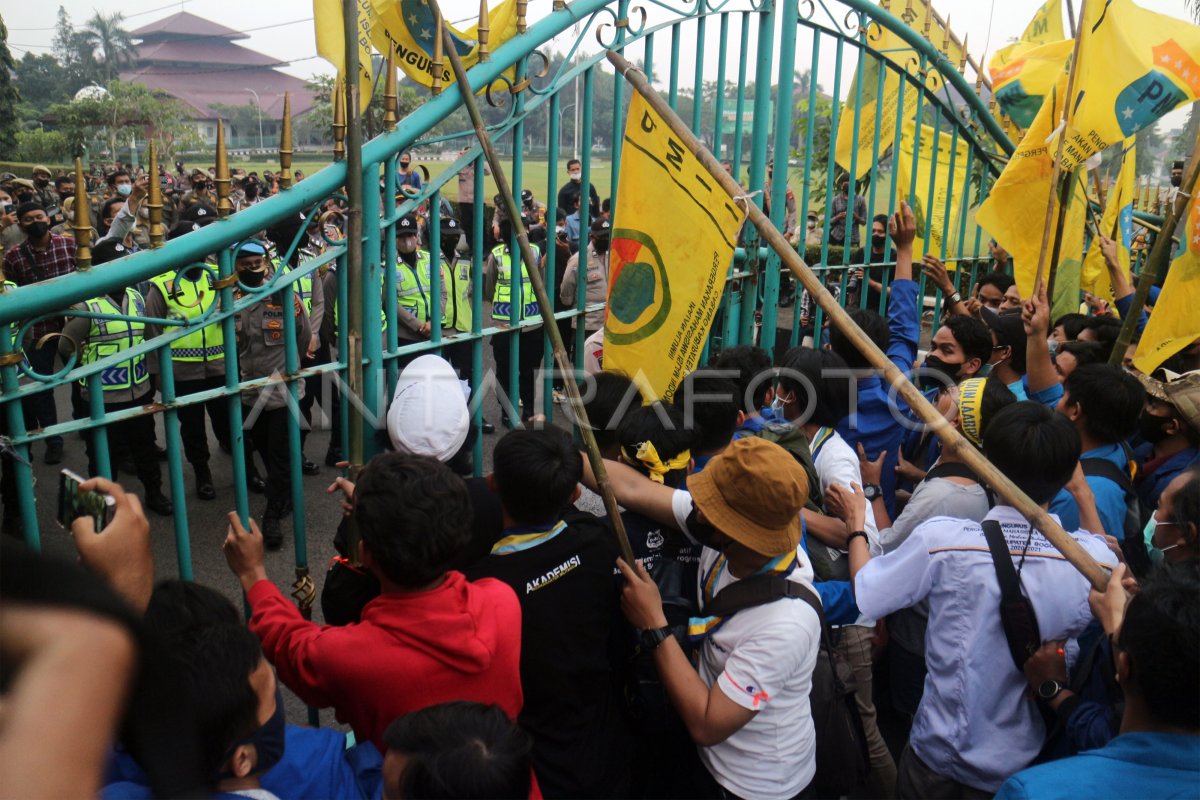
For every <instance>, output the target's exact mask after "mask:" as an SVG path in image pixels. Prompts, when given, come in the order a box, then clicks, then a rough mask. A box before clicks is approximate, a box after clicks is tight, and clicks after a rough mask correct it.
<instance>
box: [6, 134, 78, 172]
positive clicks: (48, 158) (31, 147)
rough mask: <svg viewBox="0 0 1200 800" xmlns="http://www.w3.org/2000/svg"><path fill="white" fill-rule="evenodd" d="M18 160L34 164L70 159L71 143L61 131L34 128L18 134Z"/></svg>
mask: <svg viewBox="0 0 1200 800" xmlns="http://www.w3.org/2000/svg"><path fill="white" fill-rule="evenodd" d="M16 157H17V160H19V161H27V162H32V163H34V164H43V163H53V162H55V161H60V162H61V161H68V160H70V158H71V143H70V142H69V141H68V140H67V137H66V136H64V135H63V134H62V133H61V132H59V131H44V130H40V129H38V130H32V131H21V132H19V133H18V134H17V152H16Z"/></svg>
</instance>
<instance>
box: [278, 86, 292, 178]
mask: <svg viewBox="0 0 1200 800" xmlns="http://www.w3.org/2000/svg"><path fill="white" fill-rule="evenodd" d="M291 185H292V93H291V92H284V93H283V120H282V121H281V123H280V125H279V188H280V189H287V188H288V187H290V186H291Z"/></svg>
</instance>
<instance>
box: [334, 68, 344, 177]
mask: <svg viewBox="0 0 1200 800" xmlns="http://www.w3.org/2000/svg"><path fill="white" fill-rule="evenodd" d="M345 157H346V94H345V92H344V91H343V89H342V80H341V78H338V80H337V88H336V89H335V90H334V92H333V160H334V161H341V160H342V159H343V158H345Z"/></svg>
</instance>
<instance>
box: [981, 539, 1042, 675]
mask: <svg viewBox="0 0 1200 800" xmlns="http://www.w3.org/2000/svg"><path fill="white" fill-rule="evenodd" d="M982 526H983V536H984V538H985V539H987V544H988V550H990V551H991V554H992V565H993V566H994V567H995V569H996V579H997V580H998V581H999V582H1000V624H1001V627H1002V629H1003V630H1004V638H1005V639H1006V640H1007V641H1008V649H1009V652H1010V653H1011V654H1012V658H1013V663H1014V664H1016V666H1017V669H1018V670H1022V669H1023V668H1024V666H1025V662H1026V661H1028V660H1029V656H1031V655H1033V653H1034V651H1036V650H1037V649H1038V647H1040V646H1041V643H1042V639H1041V634H1040V632H1039V630H1038V622H1037V614H1036V613H1035V612H1034V609H1033V604H1032V603H1030V602H1029V598H1027V597H1026V596H1025V595H1024V594H1023V593H1022V592H1021V578H1020V576H1019V575H1018V574H1017V570H1016V567H1015V566H1013V560H1012V554H1011V553H1010V552H1009V551H1008V542H1007V541H1006V540H1005V538H1004V531H1003V530H1002V529H1001V528H1000V523H999V522H997V521H996V520H994V519H985V520H984V521H983V523H982Z"/></svg>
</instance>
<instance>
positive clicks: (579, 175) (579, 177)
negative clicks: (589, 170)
mask: <svg viewBox="0 0 1200 800" xmlns="http://www.w3.org/2000/svg"><path fill="white" fill-rule="evenodd" d="M567 176H568V177H569V178H570V179H571V180H573V181H581V180H583V173H582V172H568V173H567Z"/></svg>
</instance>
